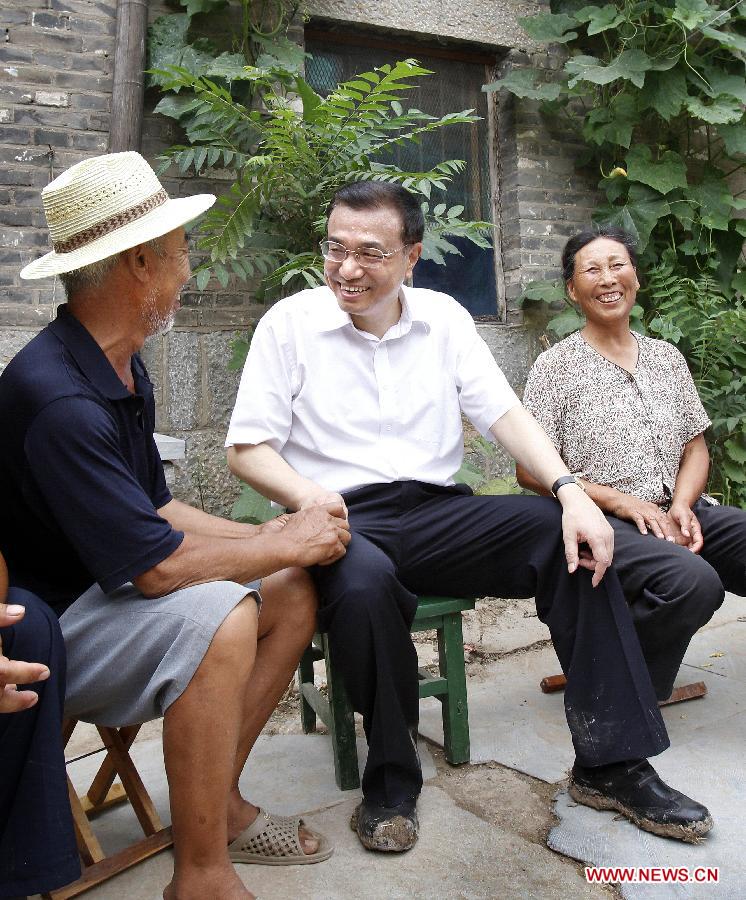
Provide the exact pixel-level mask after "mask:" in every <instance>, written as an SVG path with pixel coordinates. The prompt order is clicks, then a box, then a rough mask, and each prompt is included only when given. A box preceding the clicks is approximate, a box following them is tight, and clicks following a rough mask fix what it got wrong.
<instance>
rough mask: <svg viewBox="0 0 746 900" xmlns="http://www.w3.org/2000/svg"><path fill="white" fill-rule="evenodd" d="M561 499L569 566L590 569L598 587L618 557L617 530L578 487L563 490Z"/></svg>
mask: <svg viewBox="0 0 746 900" xmlns="http://www.w3.org/2000/svg"><path fill="white" fill-rule="evenodd" d="M560 502H561V503H562V536H563V540H564V544H565V557H566V559H567V569H568V571H569V572H574V571H575V570H576V569H577V568H578V567H582V568H584V569H589V570H590V571H591V572H593V582H592V583H593V587H597V586H598V584H600V582H601V579H602V578H603V577H604V574H605V572H606V570H607V569H608V568H609V566H610V565H611V561H612V559H613V557H614V529H613V528H612V527H611V525H609V523H608V522H607V521H606V518H605V517H604V514H603V513H602V512H601V510H600V509H599V508H598V507H597V506H596V504H595V503H594V502H593V501H592V500H591V499H590V498H589V497H587V496H586V495H585V494H584V493H582V492H581V491H580V490H578V489H577V488H575V487H574V486H573V487H572V490H568V489H565V490H564V491H562V494H561V497H560ZM581 544H585V545H586V546H587V550H586V549H585V548H583V549H581V546H580V545H581Z"/></svg>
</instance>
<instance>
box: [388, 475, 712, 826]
mask: <svg viewBox="0 0 746 900" xmlns="http://www.w3.org/2000/svg"><path fill="white" fill-rule="evenodd" d="M411 490H412V491H415V490H416V488H415V487H414V486H412V488H411ZM427 505H428V504H427V503H423V504H421V505H420V506H414V507H413V511H412V512H411V513H410V514H409V516H408V521H407V523H406V525H407V531H406V533H407V535H408V536H409V538H408V541H407V544H408V546H407V548H406V550H405V552H404V558H406V559H407V560H408V566H407V568H406V569H403V570H402V579H403V581H404V583H405V584H406V585H407V586H408V587H410V588H412V589H413V590H417V591H421V592H424V591H432V590H434V589H435V588H436V587H437V588H438V589H439V591H440V592H441V593H455V594H456V595H458V592H460V593H461V594H462V595H463V594H465V593H466V594H468V595H472V596H482V595H489V596H507V597H530V596H535V597H536V605H537V610H538V613H539V617H540V618H541V620H542V621H543V622H545V623H546V624H547V625H548V626H549V628H550V633H551V635H552V641H553V643H554V647H555V650H556V652H557V655H558V657H559V660H560V664H561V665H562V668H563V671H564V672H565V674H566V675H567V679H568V684H567V689H566V691H565V709H566V714H567V721H568V725H569V727H570V731H571V734H572V738H573V744H574V746H575V751H576V766H575V767H574V769H573V776H575V775H576V774H578V773H580V774H582V772H585V773H586V774H587V773H593V774H594V775H597V776H598V778H596V781H598V784H597V785H596V784H595V783H594V784H592V785H591V790H594V791H595V790H596V788H597V787H598V788H600V790H601V791H603V792H605V796H604V800H605V801H608V803H609V804H610V805H609V806H599V808H615V809H618V810H619V811H621V812H623V813H624V814H625V815H629V817H630V818H632V819H633V821H635V822H636V823H637V824H638V825H640V826H641V827H643V828H648V830H654V831H656V832H657V833H667V834H670V836H673V837H678V838H681V839H683V840H692V841H696V840H699V839H700V837H701V834H703V833H704V832H706V831H707V830H709V828H710V827H711V826H712V820H711V819H710V817H709V814H708V813H707V810H706V809H705V808H704V807H703V806H701V805H700V804H697V803H695V802H694V801H692V800H690V799H689V798H688V797H685V796H684V795H682V794H680V793H679V792H678V791H674V790H673V789H671V788H669V787H668V786H667V785H665V784H664V783H663V782H662V781H661V780H660V779H659V778H658V776H657V774H656V773H655V771H654V770H653V769H652V767H651V766H650V765H649V763H647V757H649V756H654V755H656V754H658V753H660V752H662V750H664V749H665V748H666V747H667V746H668V737H667V734H666V730H665V726H664V724H663V720H662V718H661V715H660V712H659V710H658V707H657V703H656V697H655V694H654V691H653V686H652V683H651V681H650V676H649V674H648V671H647V667H646V665H645V660H644V658H643V655H642V651H641V649H640V644H639V640H638V638H637V634H636V632H635V628H634V624H633V622H632V616H631V614H630V611H629V609H628V607H627V603H626V600H625V598H624V595H623V593H622V590H621V587H620V585H619V581H618V578H617V576H616V573H615V571H614V569H613V567H612V568H611V569H609V570H608V571H607V573H606V576H605V578H604V580H603V582H602V583H601V585H599V587H598V588H596V589H593V588H592V586H591V579H590V573H588V572H586V571H584V570H580V571H578V572H577V573H575V574H574V575H569V573H568V572H567V565H566V561H565V559H564V552H563V545H562V540H561V524H560V519H561V510H560V507H559V505H558V504H555V503H554V501H551V500H548V499H546V498H538V497H536V498H528V497H502V498H497V497H478V498H471V497H461V498H459V497H458V496H456V497H453V498H452V499H451V500H447V499H440V500H439V501H437V508H436V511H437V515H433V514H431V513H429V512H428V510H427ZM576 799H581V798H580V797H577V798H576ZM581 802H586V800H585V799H581ZM589 805H599V804H596V803H589ZM669 825H670V826H671V828H668V826H669Z"/></svg>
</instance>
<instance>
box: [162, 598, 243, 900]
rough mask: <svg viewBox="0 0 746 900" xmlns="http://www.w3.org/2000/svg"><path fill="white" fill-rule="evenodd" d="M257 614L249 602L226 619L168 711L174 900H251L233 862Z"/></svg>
mask: <svg viewBox="0 0 746 900" xmlns="http://www.w3.org/2000/svg"><path fill="white" fill-rule="evenodd" d="M256 634H257V607H256V602H255V600H254V598H253V596H249V597H246V598H244V599H243V600H242V601H241V602H240V603H239V604H238V605H237V606H236V607H235V608H234V609H233V610H232V611H231V612H230V613H229V614H228V616H226V618H225V619H224V621H223V623H222V624H221V626H220V628H218V630H217V631H216V632H215V636H214V637H213V639H212V642H211V643H210V646H209V648H208V650H207V653H206V654H205V656H204V658H203V660H202V662H201V663H200V665H199V667H198V668H197V671H196V672H195V673H194V676H193V677H192V680H191V681H190V682H189V685H188V686H187V688H186V690H185V691H184V692H183V693H182V694H181V696H180V697H179V698H178V699H177V700H175V701H174V702H173V703H172V704H171V705H170V706H169V708H168V709H167V710H166V713H165V715H164V721H163V755H164V759H165V763H166V775H167V778H168V785H169V796H170V803H171V822H172V828H173V836H174V876H173V880H172V881H171V883H170V884H169V885H168V886H167V887H166V890H165V891H164V894H163V896H164V898H166V900H204V898H205V897H220V898H221V900H238V898H241V900H247V898H252V897H253V894H251V893H250V892H249V891H248V890H247V889H246V888H245V887H244V885H243V884H242V883H241V880H240V879H239V877H238V875H237V874H236V872H235V870H234V868H233V866H232V864H231V863H230V861H229V859H228V851H227V847H228V797H229V793H230V790H231V787H232V784H233V781H234V769H235V762H236V755H237V748H238V744H239V737H240V723H241V717H242V716H243V713H244V702H245V697H246V691H247V688H248V683H249V677H250V675H251V671H252V667H253V665H254V655H255V647H256Z"/></svg>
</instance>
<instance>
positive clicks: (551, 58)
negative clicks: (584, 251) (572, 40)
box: [497, 50, 599, 323]
mask: <svg viewBox="0 0 746 900" xmlns="http://www.w3.org/2000/svg"><path fill="white" fill-rule="evenodd" d="M561 60H562V57H561V55H560V53H557V54H555V53H551V54H545V53H540V54H538V53H537V54H533V55H530V54H528V53H525V52H521V51H517V50H514V51H512V52H511V53H509V54H508V56H507V58H506V59H505V60H504V61H503V64H502V67H501V70H500V72H499V76H502V75H504V74H505V73H506V72H507V71H508V70H509V69H510V68H512V67H521V66H526V65H528V64H530V65H542V66H544V67H546V68H551V69H555V68H559V67H560V66H561ZM497 128H498V145H499V148H500V152H499V156H500V192H499V196H500V211H501V216H500V219H501V230H502V254H503V268H504V273H505V293H506V298H507V301H508V321H509V322H511V323H515V322H520V321H522V311H521V309H520V308H519V307H518V304H517V302H516V301H517V298H518V296H519V295H520V293H521V289H522V287H523V286H524V285H525V284H526V283H527V282H528V281H533V280H544V279H547V280H551V279H555V278H558V277H559V271H560V253H561V251H562V248H563V246H564V244H565V242H566V241H567V238H568V237H570V236H571V235H573V234H575V233H576V232H578V231H580V230H582V229H583V228H585V227H587V226H588V225H589V224H590V222H591V215H592V213H593V210H594V207H595V205H596V202H597V199H598V197H599V194H598V192H597V184H598V180H599V177H598V174H597V173H595V172H578V171H577V170H576V167H575V160H576V159H577V157H578V155H579V154H580V151H581V150H582V144H581V143H580V142H579V141H578V139H577V136H576V135H575V134H573V133H572V132H570V131H568V130H566V129H564V130H563V127H562V122H561V120H560V121H555V120H553V119H552V120H550V119H548V118H546V117H544V116H542V115H541V113H540V112H539V104H538V103H537V102H536V101H530V100H517V99H516V98H514V97H512V96H511V95H508V94H507V93H505V94H501V95H500V98H499V101H498V115H497Z"/></svg>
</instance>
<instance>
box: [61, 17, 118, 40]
mask: <svg viewBox="0 0 746 900" xmlns="http://www.w3.org/2000/svg"><path fill="white" fill-rule="evenodd" d="M70 30H71V31H74V32H75V33H76V34H94V35H104V34H108V35H110V36H112V37H113V36H114V32H115V31H116V19H114V18H107V19H89V18H81V17H79V16H75V17H73V18H71V19H70Z"/></svg>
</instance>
